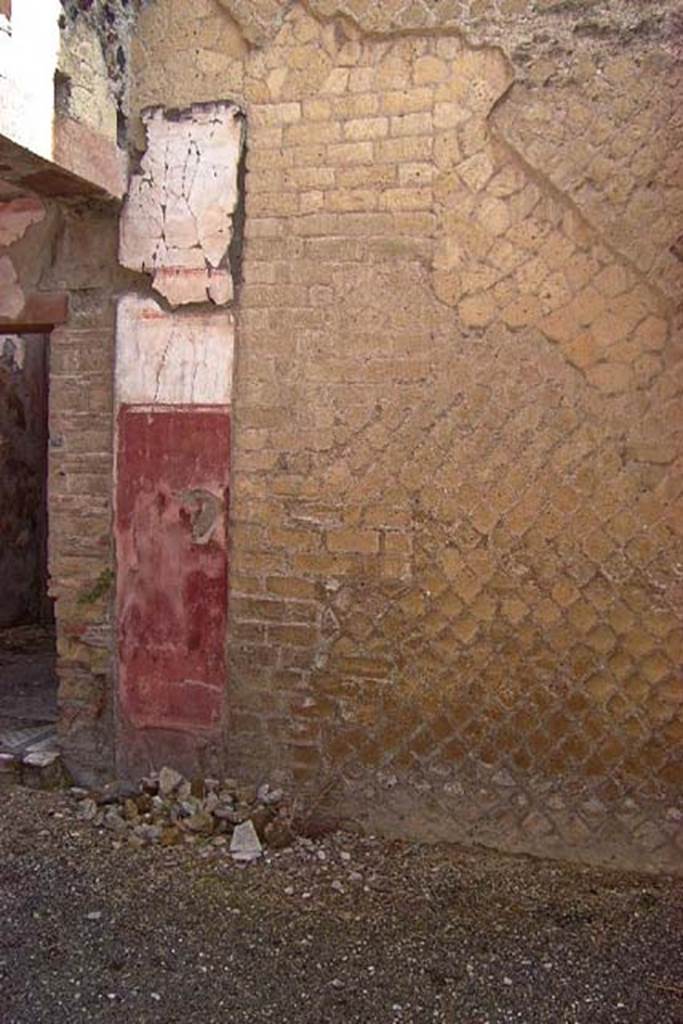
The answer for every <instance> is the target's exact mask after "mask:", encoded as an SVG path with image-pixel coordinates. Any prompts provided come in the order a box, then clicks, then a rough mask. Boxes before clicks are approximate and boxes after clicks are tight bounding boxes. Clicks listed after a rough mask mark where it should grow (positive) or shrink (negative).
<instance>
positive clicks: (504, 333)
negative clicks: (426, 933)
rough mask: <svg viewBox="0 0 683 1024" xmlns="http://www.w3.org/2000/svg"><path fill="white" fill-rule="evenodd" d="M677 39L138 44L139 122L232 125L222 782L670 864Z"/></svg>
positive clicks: (207, 12) (363, 25) (378, 6)
mask: <svg viewBox="0 0 683 1024" xmlns="http://www.w3.org/2000/svg"><path fill="white" fill-rule="evenodd" d="M340 12H341V14H343V15H344V16H343V17H340V16H337V15H339V14H340ZM674 13H675V5H674V4H673V3H666V2H661V3H654V4H650V5H648V9H647V13H646V14H644V13H643V10H642V5H638V4H632V3H630V2H627V0H624V2H621V3H611V4H607V3H602V2H571V3H567V2H556V0H552V2H546V0H544V2H537V3H526V2H522V0H507V2H506V0H497V2H495V3H481V2H478V0H468V2H465V0H462V2H458V0H451V2H442V3H433V4H429V3H426V2H424V3H421V2H415V3H412V4H405V3H373V2H372V0H359V2H353V3H351V2H349V3H345V4H337V3H327V2H325V0H318V2H315V3H310V4H308V5H301V4H295V5H280V4H279V3H277V2H275V0H263V2H260V3H248V4H247V3H241V2H240V0H221V3H218V0H201V2H199V3H196V4H194V5H193V9H192V14H191V15H189V14H188V10H187V5H185V4H184V3H180V2H178V0H157V2H156V3H152V4H149V5H148V6H147V7H146V8H145V10H144V11H143V12H142V13H141V15H140V19H139V22H138V31H137V33H136V39H135V44H134V51H133V57H134V61H135V68H134V75H135V77H134V81H133V83H132V94H131V95H132V104H133V109H132V113H133V115H134V117H135V114H136V111H138V110H140V109H141V108H143V107H145V106H148V105H153V104H162V105H165V106H183V107H187V106H189V105H190V104H191V103H193V102H196V101H208V100H217V99H230V100H234V101H236V102H237V103H238V104H239V105H240V106H241V107H242V109H243V110H244V111H245V114H246V119H247V175H246V182H245V189H246V226H245V245H244V250H243V254H242V270H243V278H244V280H243V285H242V288H241V291H240V292H239V293H238V334H237V351H236V383H235V398H234V406H233V409H234V420H233V455H232V470H233V475H232V484H231V487H232V493H231V502H232V515H231V529H230V539H231V547H232V557H231V582H230V588H231V625H230V629H229V649H230V662H231V682H230V717H229V721H228V722H227V741H228V749H229V751H230V757H231V760H232V761H233V763H234V765H235V766H239V768H240V769H241V770H242V771H244V770H248V771H251V772H252V773H253V775H254V776H255V777H256V776H258V775H259V774H262V773H263V774H266V773H267V772H268V771H269V770H271V769H273V768H275V767H277V768H280V769H285V770H287V771H289V772H291V773H292V775H293V777H294V778H295V779H296V780H297V782H298V783H299V784H300V785H302V786H305V787H308V789H309V792H310V793H312V794H313V795H315V794H317V795H318V796H321V795H322V794H324V795H325V798H326V800H327V803H328V805H329V806H330V807H332V808H333V809H334V810H336V812H337V813H340V814H344V813H349V814H351V815H352V816H354V817H356V818H360V819H361V820H365V821H366V822H367V823H368V824H369V825H371V826H372V827H382V828H383V829H385V830H387V831H389V832H394V833H403V834H412V835H416V834H417V835H422V836H431V837H434V838H436V837H441V838H449V839H456V840H465V841H477V842H484V843H488V844H492V845H496V846H499V847H504V848H507V849H512V850H525V851H530V852H537V853H544V854H558V855H572V856H579V857H583V858H586V859H596V860H600V861H604V862H618V863H621V864H630V865H638V866H648V867H664V866H671V865H673V863H674V862H675V860H676V858H677V857H680V843H681V831H680V821H681V811H680V809H679V808H678V807H677V806H676V804H675V793H676V787H677V784H679V783H680V777H679V774H678V771H679V765H678V763H677V762H678V756H677V755H678V753H679V752H680V742H681V727H680V716H679V710H678V709H679V706H680V705H679V702H680V697H681V691H680V683H679V681H678V680H677V676H676V671H677V665H678V663H679V661H680V636H681V634H680V621H679V618H678V616H679V614H680V589H679V587H680V585H679V582H678V580H679V568H678V567H679V563H680V528H681V527H680V524H681V521H682V520H681V515H680V498H679V491H680V479H681V477H680V463H679V462H678V461H677V460H678V459H679V456H680V412H681V407H680V383H679V377H680V370H679V364H678V361H677V356H678V351H679V346H680V327H679V325H678V322H677V319H676V309H675V307H674V302H675V298H674V296H675V294H676V288H677V286H678V284H679V283H680V243H679V241H678V239H679V236H680V215H681V209H682V205H681V198H682V192H681V183H680V178H679V177H678V174H679V170H680V168H679V167H677V166H676V165H675V163H674V161H673V158H670V156H669V154H670V151H671V150H672V148H673V147H674V146H675V145H676V144H677V141H678V136H677V134H676V133H677V132H678V131H679V130H680V129H679V125H678V122H677V119H676V116H675V105H674V101H673V97H674V95H675V93H674V86H675V84H676V82H677V81H680V62H679V56H680V54H679V52H678V50H677V44H676V36H675V32H676V24H675V19H674V17H673V15H674ZM645 71H646V72H647V74H645V73H644V72H645ZM133 130H134V135H133V137H134V138H135V139H138V141H139V129H138V125H137V121H135V122H134V124H133ZM676 843H678V844H679V846H678V847H677V846H676Z"/></svg>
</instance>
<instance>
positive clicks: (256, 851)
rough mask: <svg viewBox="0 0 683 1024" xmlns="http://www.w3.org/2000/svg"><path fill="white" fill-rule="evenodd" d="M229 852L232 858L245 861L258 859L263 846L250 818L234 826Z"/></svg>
mask: <svg viewBox="0 0 683 1024" xmlns="http://www.w3.org/2000/svg"><path fill="white" fill-rule="evenodd" d="M230 853H231V854H232V858H233V860H237V861H242V862H245V863H248V862H249V861H252V860H258V859H259V857H260V856H262V854H263V847H262V846H261V841H260V839H259V837H258V835H257V834H256V829H255V828H254V824H253V822H252V821H251V819H250V820H249V821H245V822H243V823H242V824H241V825H236V826H235V831H234V832H233V834H232V839H231V841H230Z"/></svg>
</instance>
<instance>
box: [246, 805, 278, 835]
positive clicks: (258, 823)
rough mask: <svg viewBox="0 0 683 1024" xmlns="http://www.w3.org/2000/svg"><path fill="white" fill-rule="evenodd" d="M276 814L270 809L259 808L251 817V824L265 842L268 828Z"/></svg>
mask: <svg viewBox="0 0 683 1024" xmlns="http://www.w3.org/2000/svg"><path fill="white" fill-rule="evenodd" d="M273 814H274V812H273V811H272V810H271V809H270V808H269V807H257V809H256V810H255V811H254V813H253V814H252V815H251V822H252V824H253V826H254V828H255V829H256V834H257V836H258V837H259V839H261V840H263V839H264V837H265V834H266V828H267V826H268V825H269V823H270V822H271V821H272V819H273Z"/></svg>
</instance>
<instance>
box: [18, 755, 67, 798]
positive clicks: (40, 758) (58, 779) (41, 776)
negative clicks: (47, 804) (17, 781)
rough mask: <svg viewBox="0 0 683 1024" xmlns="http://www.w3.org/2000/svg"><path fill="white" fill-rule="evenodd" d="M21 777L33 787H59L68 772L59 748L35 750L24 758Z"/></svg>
mask: <svg viewBox="0 0 683 1024" xmlns="http://www.w3.org/2000/svg"><path fill="white" fill-rule="evenodd" d="M21 777H22V781H23V783H24V785H25V786H29V787H30V788H31V789H59V788H60V787H61V786H63V785H64V782H65V781H66V773H65V770H64V766H63V764H62V759H61V757H60V754H59V751H58V750H34V751H32V752H31V753H30V754H26V756H25V757H24V758H23V760H22V769H21Z"/></svg>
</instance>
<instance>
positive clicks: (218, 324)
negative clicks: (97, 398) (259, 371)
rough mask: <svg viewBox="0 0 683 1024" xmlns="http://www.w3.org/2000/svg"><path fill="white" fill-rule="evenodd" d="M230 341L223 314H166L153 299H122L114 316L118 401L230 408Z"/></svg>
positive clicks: (225, 313) (230, 326) (231, 324)
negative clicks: (115, 320) (223, 406)
mask: <svg viewBox="0 0 683 1024" xmlns="http://www.w3.org/2000/svg"><path fill="white" fill-rule="evenodd" d="M233 337H234V321H233V318H232V314H231V313H229V312H228V311H227V310H224V311H223V312H220V313H219V312H217V311H212V312H210V313H209V314H208V315H207V314H195V313H188V312H184V313H182V312H176V313H168V312H166V311H165V310H163V309H162V308H161V307H160V306H159V305H158V304H157V303H156V302H155V300H154V299H153V298H143V297H141V296H139V295H126V296H124V297H123V298H122V299H121V300H120V302H119V307H118V317H117V365H116V382H117V397H118V401H119V402H120V403H122V404H131V405H133V404H141V405H145V404H157V405H227V404H229V402H230V392H231V384H232V351H233ZM219 367H221V368H222V372H218V368H219Z"/></svg>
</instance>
